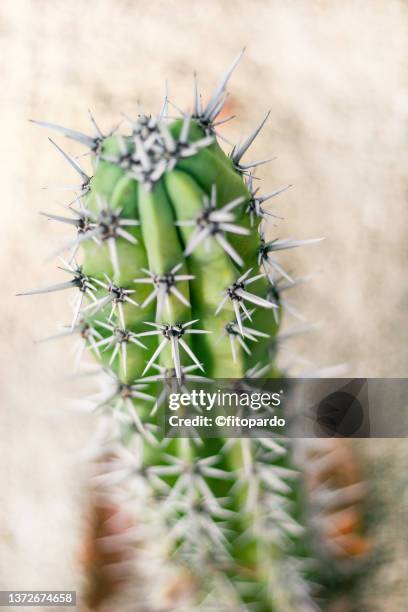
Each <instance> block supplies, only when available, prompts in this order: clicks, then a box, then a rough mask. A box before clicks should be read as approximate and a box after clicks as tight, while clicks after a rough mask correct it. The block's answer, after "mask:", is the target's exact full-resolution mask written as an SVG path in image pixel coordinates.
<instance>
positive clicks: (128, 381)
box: [27, 54, 317, 612]
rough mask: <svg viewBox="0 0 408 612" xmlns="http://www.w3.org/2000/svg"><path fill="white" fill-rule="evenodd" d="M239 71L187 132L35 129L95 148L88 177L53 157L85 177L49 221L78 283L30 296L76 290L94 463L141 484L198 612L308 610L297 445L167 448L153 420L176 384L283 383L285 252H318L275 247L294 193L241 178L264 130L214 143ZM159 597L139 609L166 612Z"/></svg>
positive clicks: (146, 511)
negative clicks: (93, 387) (86, 357)
mask: <svg viewBox="0 0 408 612" xmlns="http://www.w3.org/2000/svg"><path fill="white" fill-rule="evenodd" d="M240 57H241V54H240V55H239V56H238V57H237V58H236V60H235V61H234V62H233V64H232V65H231V67H230V68H229V69H228V70H227V72H226V74H225V76H224V78H223V79H222V80H221V82H220V84H219V86H218V87H217V89H216V90H215V92H214V94H213V96H212V97H211V98H210V100H209V101H208V103H207V104H206V105H205V106H204V105H203V104H202V101H201V96H200V95H199V93H198V88H197V82H196V81H195V83H194V100H193V107H192V111H191V112H186V113H183V114H181V116H180V118H178V119H169V118H168V116H167V115H168V99H167V97H166V99H165V101H164V104H163V107H162V110H161V112H160V113H159V115H158V116H157V117H155V116H152V115H145V114H144V113H143V112H140V114H139V115H138V116H137V118H136V119H135V120H134V121H133V120H131V121H130V122H129V129H128V130H127V131H125V132H124V133H123V134H121V133H119V131H117V130H115V131H113V132H112V133H110V134H109V135H106V136H105V135H104V134H103V133H102V132H101V130H100V129H99V128H98V126H97V125H96V123H95V121H94V119H93V117H92V116H91V120H92V124H93V128H94V130H95V135H94V136H88V135H85V134H82V133H79V132H76V131H73V130H70V129H66V128H63V127H60V126H58V125H54V124H50V123H46V122H40V121H36V122H35V123H37V124H39V125H42V126H43V127H46V128H50V129H52V130H55V131H57V132H59V133H60V134H63V135H64V136H66V137H67V138H70V139H72V140H74V141H77V142H79V143H81V144H82V145H84V146H85V147H87V148H88V149H89V151H90V154H91V158H92V166H93V170H92V176H90V175H89V174H88V173H86V172H85V171H84V170H83V169H82V167H81V166H80V165H79V163H78V162H77V160H76V159H75V158H73V157H71V156H70V155H68V154H67V153H65V152H64V151H63V150H62V149H61V148H60V147H59V146H58V145H57V144H56V143H53V144H54V145H55V147H56V148H57V150H58V152H59V153H61V154H62V155H63V156H64V158H65V159H66V160H67V162H68V163H69V164H70V165H71V166H72V167H73V168H74V170H75V171H76V172H77V173H78V175H79V178H80V182H79V184H78V186H76V187H74V188H73V190H74V192H75V193H76V196H75V200H74V202H71V204H69V205H68V206H67V212H66V216H64V215H56V214H51V213H50V214H48V213H43V214H45V215H46V216H47V217H48V218H49V219H51V220H53V221H56V222H60V223H63V224H66V225H70V226H72V230H73V232H74V233H75V235H74V236H73V237H72V238H71V240H70V241H68V242H67V243H66V244H65V245H63V247H62V248H61V250H60V252H59V253H56V255H60V256H61V255H62V254H64V259H63V260H62V261H63V263H62V270H63V271H64V272H65V273H66V274H67V275H68V278H67V279H66V280H65V282H62V283H61V284H59V285H55V286H52V287H46V288H44V289H39V290H34V291H31V292H27V293H42V292H48V291H58V290H65V289H72V291H73V292H76V298H75V303H74V314H73V320H72V322H71V327H68V328H67V329H66V330H65V331H63V332H62V334H59V335H70V334H72V335H78V336H79V338H80V341H81V346H82V348H84V347H87V348H88V349H89V350H90V352H91V353H92V354H93V355H94V357H95V358H96V359H97V360H98V361H99V363H100V364H101V365H102V367H103V371H104V372H105V374H106V375H107V378H108V381H109V384H108V391H107V393H106V395H105V396H104V397H103V398H102V399H101V400H100V401H99V402H97V405H96V408H95V409H96V410H99V411H100V412H101V413H102V416H101V419H105V420H106V419H108V422H109V423H110V428H108V433H107V434H106V435H105V437H103V436H102V438H101V439H100V440H99V444H100V452H101V454H103V453H106V452H107V450H106V449H107V448H109V449H110V451H109V452H112V456H114V457H116V458H117V461H114V462H112V465H114V464H117V474H118V479H117V480H116V481H115V483H116V484H118V482H122V481H121V478H123V480H126V479H127V480H129V479H131V478H133V479H134V481H135V482H136V481H137V486H135V487H134V490H133V494H134V496H135V502H134V503H139V509H140V513H141V515H142V516H143V520H144V521H145V522H146V524H147V523H149V522H150V523H152V521H153V522H155V523H154V524H155V525H157V532H156V534H162V535H161V536H160V537H162V538H163V546H164V547H165V549H166V554H167V555H168V556H169V557H170V558H171V559H172V561H176V562H177V563H179V564H181V565H183V564H184V565H185V566H187V567H188V569H189V571H190V572H192V573H193V574H195V576H196V580H197V583H198V584H199V588H198V589H197V592H196V593H195V595H194V597H195V601H194V603H192V607H191V608H190V609H194V610H211V611H215V610H230V611H234V612H235V611H237V610H259V611H264V610H265V611H266V610H279V611H282V610H283V611H288V610H314V609H316V603H315V602H314V600H313V596H312V589H311V585H310V584H309V582H308V580H307V574H308V564H309V562H310V559H307V555H306V552H305V551H306V546H305V542H304V540H303V526H302V525H301V524H300V522H299V520H298V519H299V517H301V512H300V511H299V507H298V506H299V504H300V503H301V500H300V496H299V493H298V485H297V484H296V483H297V472H296V471H295V470H294V469H293V467H292V460H291V450H290V444H289V442H288V441H273V440H235V439H232V440H228V441H226V440H222V439H215V440H214V439H213V440H201V441H200V440H199V441H197V440H191V439H190V440H189V439H179V440H163V439H161V437H160V428H159V426H158V421H157V414H158V408H159V404H160V403H161V401H162V399H163V393H162V389H163V385H164V384H166V382H168V381H169V380H172V379H176V380H177V381H178V382H179V383H183V382H184V381H190V380H193V381H194V380H198V381H199V380H203V379H205V378H238V379H239V378H242V377H244V376H246V377H257V376H258V377H259V376H263V377H273V376H276V375H277V373H278V370H277V366H276V363H275V355H276V348H277V346H278V345H279V340H280V336H279V335H278V330H279V324H280V321H281V317H282V311H283V310H284V309H285V308H286V307H287V308H288V310H289V309H290V305H289V303H288V302H287V300H286V299H285V297H284V295H283V293H284V292H285V291H286V290H287V289H290V288H291V287H293V286H295V285H296V284H297V283H298V280H300V279H298V280H296V279H293V278H291V277H290V276H289V275H288V274H287V273H286V272H285V270H284V269H282V267H281V265H280V264H279V260H278V257H277V253H278V251H280V250H283V249H292V248H295V247H298V246H302V245H303V244H309V243H312V242H316V241H317V240H305V241H302V240H291V239H284V240H282V239H271V238H270V236H269V232H268V220H269V218H270V216H271V213H270V211H268V205H269V204H268V203H269V202H270V200H272V199H273V198H274V197H275V196H278V195H279V194H280V193H281V192H282V191H284V189H285V188H284V189H277V190H276V191H274V192H271V193H268V194H265V195H261V194H260V193H259V181H258V180H257V178H256V176H255V172H256V168H257V167H258V166H260V165H261V164H263V163H265V162H266V161H268V160H265V161H263V160H262V161H258V162H253V163H243V157H244V156H245V154H246V152H247V150H248V149H249V147H250V146H251V144H252V142H253V141H254V139H255V138H256V137H257V135H258V134H259V132H260V131H261V129H262V127H263V125H264V123H265V121H266V119H267V117H268V115H267V116H266V117H265V119H263V121H262V122H261V123H260V124H259V125H258V126H257V127H256V129H255V130H254V131H253V133H252V134H251V135H250V136H249V137H248V138H247V139H246V140H244V141H243V142H242V143H241V144H239V145H236V146H234V147H233V149H232V151H231V152H230V153H229V155H227V154H226V153H224V151H223V149H222V148H221V147H220V145H219V143H218V140H217V129H218V126H219V125H220V124H221V123H224V122H225V121H226V119H224V118H220V113H221V112H222V110H223V107H224V104H225V101H226V98H227V94H226V93H225V87H226V85H227V82H228V80H229V78H230V76H231V74H232V72H233V70H234V68H235V67H236V65H237V63H238V61H239V60H240ZM268 114H269V113H268ZM51 142H53V141H51ZM79 262H80V263H79ZM56 337H58V335H57V336H56ZM111 470H112V467H110V471H111ZM124 474H125V476H123V475H124ZM110 477H112V473H110ZM136 498H137V499H138V500H139V501H138V502H137V500H136ZM294 517H296V519H295V518H294ZM156 579H157V577H155V580H156ZM157 588H158V587H157V582H153V583H152V585H151V591H152V593H153V592H154V591H155V590H156V591H157ZM152 593H151V594H150V595H147V596H146V597H147V598H148V599H147V600H146V601H147V602H148V603H147V604H146V605H147V608H146V609H149V610H159V609H163V608H160V606H159V605H158V604H157V605H156V603H155V601H156V599H155V598H154V597H153V594H152ZM156 594H157V593H156ZM149 597H151V599H149Z"/></svg>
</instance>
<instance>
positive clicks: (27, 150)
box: [0, 0, 408, 612]
mask: <svg viewBox="0 0 408 612" xmlns="http://www.w3.org/2000/svg"><path fill="white" fill-rule="evenodd" d="M0 45H1V46H0V54H1V57H2V62H1V63H0V79H1V84H2V87H1V96H0V106H1V117H2V136H1V139H0V151H1V160H2V161H1V165H0V172H1V175H2V176H1V200H2V202H1V223H0V240H1V246H2V249H1V258H0V266H1V272H0V274H1V282H2V293H1V301H0V309H1V319H0V321H1V325H0V342H1V352H0V360H1V361H0V367H1V380H0V385H1V418H0V456H1V461H0V483H1V487H0V588H3V589H13V588H25V589H30V588H33V589H35V588H37V589H45V588H56V589H58V588H60V589H62V588H73V589H74V588H78V587H79V585H80V583H81V576H80V570H79V565H78V561H77V551H78V543H79V533H80V525H81V512H82V505H83V491H84V486H85V482H86V475H87V472H86V468H85V467H82V466H83V464H82V463H81V462H80V458H79V454H78V453H79V451H80V450H81V449H82V448H83V447H84V446H85V445H86V442H87V440H88V439H89V436H90V435H91V434H92V431H93V430H94V428H95V426H96V424H95V421H94V419H93V418H91V417H84V416H80V417H79V416H78V414H77V413H75V412H74V411H72V410H70V409H69V408H70V407H71V406H72V405H73V400H74V398H76V397H78V389H79V386H78V385H79V383H74V382H70V381H67V380H66V379H67V377H68V376H69V375H70V372H71V369H70V368H71V363H72V360H71V354H70V342H69V341H68V342H65V343H63V344H47V345H35V344H33V340H35V339H38V338H41V337H44V336H46V335H48V334H50V333H52V332H53V331H54V330H55V329H56V327H57V325H58V323H59V322H61V323H65V322H66V321H67V318H68V316H69V309H68V307H67V305H66V296H65V295H56V294H54V295H53V296H52V297H51V298H47V297H33V298H25V299H22V298H21V299H17V298H15V297H14V294H15V293H16V292H17V291H18V290H20V289H24V288H29V287H32V286H38V285H41V284H48V283H49V282H50V283H52V282H54V281H56V282H57V281H59V280H61V274H60V273H59V272H58V271H56V270H55V266H54V264H53V263H50V262H47V263H44V260H45V259H46V257H47V255H48V254H49V253H50V252H51V251H52V250H53V248H54V245H55V246H57V245H58V244H59V243H60V241H61V238H62V235H63V234H64V231H61V228H57V227H53V230H54V231H53V232H51V231H50V229H51V228H50V227H48V226H47V221H46V220H45V219H43V218H41V217H39V216H38V214H37V211H38V210H48V211H51V210H54V211H56V210H57V208H56V205H55V202H56V201H66V197H65V194H63V193H55V192H52V191H44V190H42V189H41V187H42V186H44V185H50V184H58V183H64V182H71V180H73V179H74V178H75V177H74V174H73V173H70V170H69V169H67V168H66V166H65V164H64V162H63V161H62V160H61V159H60V157H59V156H58V155H57V153H56V152H54V150H52V147H51V145H50V144H49V143H48V141H47V134H46V133H45V132H44V131H42V130H40V129H39V128H36V127H34V126H32V125H30V124H29V123H28V121H27V120H28V119H29V118H32V117H34V118H38V119H47V120H50V121H55V122H57V123H61V124H63V125H67V126H72V127H75V128H77V129H79V130H84V131H87V130H88V129H89V126H88V119H87V113H86V111H87V108H91V109H92V110H93V112H94V113H95V115H96V117H97V119H98V121H99V122H100V124H101V126H102V127H103V128H104V129H109V128H110V127H111V126H112V124H113V123H115V121H117V120H118V119H120V112H121V111H123V112H125V113H129V114H133V115H134V114H136V106H135V105H136V101H137V100H138V99H140V100H141V101H142V102H143V105H144V106H145V108H147V109H152V110H153V111H156V110H157V109H158V108H159V106H160V103H161V99H162V96H163V92H164V81H165V79H168V81H169V87H170V98H171V99H172V100H173V101H174V102H176V103H177V104H179V105H184V106H185V105H187V106H188V104H190V100H191V91H192V74H193V71H194V70H195V69H197V70H198V72H199V78H200V85H201V88H202V90H203V91H204V92H208V93H209V92H210V90H211V87H213V86H214V85H215V83H216V81H217V79H218V77H219V76H220V74H221V73H222V71H223V70H224V68H225V67H226V66H227V65H228V64H229V63H230V61H231V59H232V58H233V57H234V56H235V55H236V53H237V52H238V51H239V49H241V48H242V47H243V46H246V47H247V50H246V53H245V58H244V60H243V61H242V64H241V66H240V68H239V69H238V70H237V72H236V74H235V75H234V77H233V79H232V82H231V85H230V91H231V92H232V96H231V101H230V106H231V108H232V110H233V111H234V112H236V113H237V114H238V116H239V119H238V120H237V121H236V122H235V123H232V124H231V125H230V127H228V128H226V129H225V130H224V132H223V133H224V134H225V136H226V137H228V138H230V139H231V140H234V139H236V138H238V137H240V136H243V135H245V133H246V132H247V131H249V130H250V129H251V127H252V126H253V125H254V124H255V123H256V122H258V121H259V120H260V119H261V118H262V116H263V114H264V113H265V112H266V111H267V110H268V109H271V111H272V112H271V117H270V119H269V121H268V124H267V125H266V127H265V131H264V135H263V138H262V139H261V140H260V141H259V142H258V143H256V145H255V146H254V148H253V151H251V153H250V155H249V156H248V157H249V158H251V159H254V158H261V157H263V156H269V155H270V154H272V155H276V156H277V159H276V160H275V161H273V162H272V164H270V165H268V166H267V167H265V168H264V169H263V170H262V172H260V175H262V176H263V178H264V189H265V190H271V189H274V188H277V187H280V186H283V185H285V184H288V183H293V184H294V188H292V189H291V190H289V191H288V192H287V193H286V194H284V195H283V196H282V197H281V198H280V199H279V201H278V200H275V203H276V205H275V208H274V210H275V211H276V213H277V214H278V215H282V216H284V220H283V221H282V222H279V225H278V226H277V228H276V233H277V235H279V236H280V237H284V236H294V237H314V236H325V237H326V241H325V242H324V243H322V244H321V245H319V246H311V247H307V248H305V249H303V250H302V251H298V252H296V251H292V252H291V253H290V266H289V267H290V268H291V269H293V270H296V272H297V273H299V274H307V273H309V272H314V271H316V272H320V274H319V275H318V276H317V277H316V278H315V279H314V280H313V282H311V283H310V285H308V286H307V287H306V286H305V287H302V288H301V289H299V290H298V291H297V293H296V297H295V294H294V303H295V304H296V305H297V307H298V308H299V309H301V310H302V312H304V313H305V315H306V316H307V319H308V320H310V321H322V322H323V324H324V325H323V327H322V328H321V329H320V330H319V331H318V332H316V333H315V334H313V336H312V335H308V336H305V337H304V338H303V339H299V340H298V341H295V344H297V347H296V348H297V349H298V350H299V351H300V353H301V355H302V356H303V357H304V358H305V359H308V360H310V362H312V363H315V364H317V365H327V364H335V363H342V362H345V361H346V362H348V363H349V367H350V369H349V371H350V373H351V374H352V375H355V376H366V375H368V376H387V377H392V376H402V377H403V376H406V374H407V371H408V354H407V340H408V325H407V323H408V319H407V305H408V285H407V282H406V269H407V255H408V253H407V250H408V247H407V229H406V228H407V217H408V212H407V210H408V209H407V188H408V169H407V168H408V164H407V162H408V159H407V151H408V147H407V138H408V60H407V57H408V54H407V51H408V3H407V2H405V1H403V0H371V1H370V2H367V1H359V0H342V1H337V0H331V1H330V2H329V1H325V0H320V1H319V0H297V1H295V0H288V1H286V2H280V1H278V0H253V1H252V2H244V1H243V0H235V1H234V2H232V1H231V0H230V1H227V0H221V1H210V0H207V1H201V2H198V1H196V0H192V1H189V0H178V1H172V0H168V1H167V2H165V3H164V2H157V1H154V0H153V1H152V0H150V1H147V0H134V1H125V0H104V1H97V0H92V1H90V2H81V1H79V0H72V1H71V2H69V3H67V2H60V1H51V0H5V1H4V2H2V3H1V6H0ZM58 141H59V142H60V143H61V144H64V145H65V147H66V149H67V150H69V151H70V152H72V153H79V152H80V149H76V147H75V146H74V144H72V145H71V144H70V143H69V142H68V143H67V142H63V139H62V138H60V139H58ZM67 178H68V180H67ZM70 398H71V399H70ZM407 448H408V447H407V444H406V443H405V441H396V442H395V443H394V442H393V443H390V442H387V441H378V442H377V441H366V442H365V443H364V444H361V445H360V452H361V453H362V455H363V456H364V457H365V461H366V462H367V470H368V471H369V473H370V474H371V476H372V478H373V482H375V483H376V487H377V489H378V490H379V491H381V492H382V497H383V499H382V501H381V503H383V505H384V508H385V510H384V512H385V515H384V517H385V518H384V520H383V522H382V526H378V527H377V532H376V534H377V535H376V536H375V537H378V538H379V539H380V541H383V542H384V546H385V547H387V548H388V549H389V550H390V559H391V561H390V562H389V563H388V564H387V566H386V567H385V568H384V567H382V568H380V569H379V570H375V571H373V573H372V576H371V578H369V579H367V582H366V583H365V585H363V586H362V590H361V593H360V595H359V597H360V598H361V599H360V600H359V603H355V605H356V606H357V608H356V609H359V610H363V609H364V610H366V609H367V610H370V612H371V611H376V610H378V611H379V610H385V609H387V610H389V611H390V612H394V611H399V610H403V609H405V608H404V605H405V604H404V602H405V601H406V600H405V597H406V593H404V592H403V591H402V582H403V579H404V576H405V575H406V570H407V565H406V558H407V553H408V547H407V540H406V532H405V527H404V524H405V525H406V510H407V503H408V499H407V482H406V476H404V475H403V470H405V473H406V465H407V456H408V452H407ZM384 466H385V467H384ZM395 504H398V506H399V512H398V514H395V512H394V509H395ZM404 532H405V533H404ZM381 538H382V540H381ZM358 606H359V607H358ZM364 606H365V607H364Z"/></svg>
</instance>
